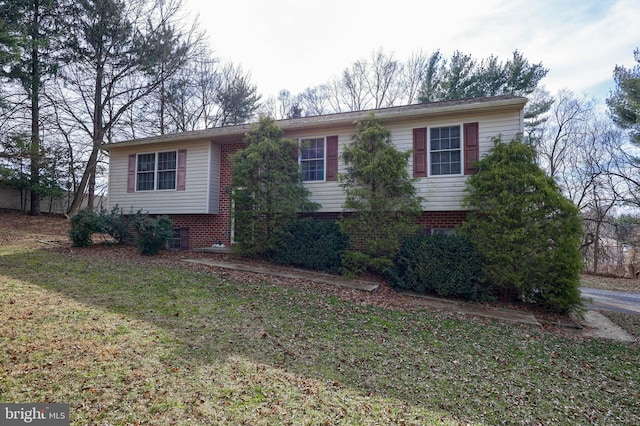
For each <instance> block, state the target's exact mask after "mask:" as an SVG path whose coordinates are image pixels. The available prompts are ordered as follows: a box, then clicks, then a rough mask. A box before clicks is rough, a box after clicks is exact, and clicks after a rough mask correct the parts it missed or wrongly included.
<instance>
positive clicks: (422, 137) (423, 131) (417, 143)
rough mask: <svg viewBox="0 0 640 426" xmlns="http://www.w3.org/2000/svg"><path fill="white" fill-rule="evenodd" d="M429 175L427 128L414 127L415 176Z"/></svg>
mask: <svg viewBox="0 0 640 426" xmlns="http://www.w3.org/2000/svg"><path fill="white" fill-rule="evenodd" d="M426 176H427V128H426V127H421V128H418V129H413V177H426Z"/></svg>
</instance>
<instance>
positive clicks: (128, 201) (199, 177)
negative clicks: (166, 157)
mask: <svg viewBox="0 0 640 426" xmlns="http://www.w3.org/2000/svg"><path fill="white" fill-rule="evenodd" d="M174 149H175V150H177V149H186V150H187V167H186V181H185V190H184V191H177V190H165V191H135V192H127V177H128V176H127V172H128V159H129V154H145V153H152V152H164V151H170V150H174ZM216 156H217V158H216ZM214 164H215V166H213V165H214ZM219 164H220V148H219V147H214V146H213V145H212V143H211V142H209V141H201V142H188V143H180V144H161V145H160V144H158V145H144V146H139V147H135V146H131V147H127V148H123V149H114V150H112V152H111V155H110V158H109V206H110V207H114V206H115V205H118V206H119V207H120V208H122V209H123V210H124V211H125V212H128V211H129V210H130V209H132V210H134V211H137V210H138V209H140V210H142V211H143V212H148V213H150V214H198V213H214V214H217V213H218V208H219V199H220V196H219V186H220V185H219V182H220V167H219Z"/></svg>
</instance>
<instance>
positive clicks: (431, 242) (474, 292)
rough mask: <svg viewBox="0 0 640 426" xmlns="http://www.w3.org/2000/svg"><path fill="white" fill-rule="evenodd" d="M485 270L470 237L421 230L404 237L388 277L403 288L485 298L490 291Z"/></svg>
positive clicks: (471, 297)
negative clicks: (419, 232) (424, 232)
mask: <svg viewBox="0 0 640 426" xmlns="http://www.w3.org/2000/svg"><path fill="white" fill-rule="evenodd" d="M482 270H483V262H482V258H481V257H480V255H479V254H478V253H477V251H476V250H475V247H474V246H473V244H472V243H471V241H470V240H469V239H468V238H465V237H461V236H458V235H442V234H435V235H427V234H418V235H413V236H411V237H408V238H406V239H405V240H404V242H403V243H402V245H401V247H400V251H399V252H398V255H397V257H396V265H395V267H394V268H393V269H391V270H390V271H389V273H388V278H389V281H390V283H391V285H392V286H394V287H395V288H398V289H402V290H411V291H417V292H420V293H430V294H435V295H438V296H442V297H460V298H463V299H466V300H473V301H486V300H489V299H490V298H491V291H490V288H489V287H487V286H486V285H485V284H484V282H483V272H482Z"/></svg>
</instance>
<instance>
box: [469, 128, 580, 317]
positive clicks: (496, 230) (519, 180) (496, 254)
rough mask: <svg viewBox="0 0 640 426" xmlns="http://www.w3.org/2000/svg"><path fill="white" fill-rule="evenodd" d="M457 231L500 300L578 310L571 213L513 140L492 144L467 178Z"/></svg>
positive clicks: (576, 222) (526, 149)
mask: <svg viewBox="0 0 640 426" xmlns="http://www.w3.org/2000/svg"><path fill="white" fill-rule="evenodd" d="M467 191H468V194H467V196H466V197H465V200H464V204H465V207H467V208H468V209H469V213H468V216H467V220H466V221H465V222H464V223H463V225H462V227H461V231H462V233H463V234H465V235H466V236H468V237H469V238H470V239H471V240H472V241H473V242H474V243H475V244H476V247H477V249H478V250H479V252H480V253H481V254H482V255H483V257H484V259H485V262H486V267H485V273H486V275H487V278H488V280H489V284H491V285H492V286H493V287H494V288H496V289H498V291H499V293H500V296H502V298H503V299H504V300H519V301H522V302H525V303H534V304H539V305H542V306H544V307H546V308H548V309H550V310H553V311H556V312H561V313H568V312H572V311H579V310H580V308H581V305H582V302H581V299H580V291H579V282H580V279H579V272H580V269H581V267H582V262H581V257H580V253H579V247H580V239H581V236H582V229H581V226H580V218H579V215H578V210H577V208H576V207H575V206H574V205H573V203H571V201H569V200H568V199H566V198H565V197H564V196H563V195H562V192H561V191H560V189H559V188H558V186H557V184H556V183H555V182H554V180H553V179H552V178H550V177H548V176H546V175H545V173H544V171H543V170H542V169H541V168H540V167H539V166H538V165H537V164H536V153H535V149H534V148H533V147H532V146H531V145H528V144H525V143H522V142H521V141H520V140H513V141H511V142H503V141H502V140H500V139H499V138H497V139H495V140H494V146H493V148H492V149H491V151H490V152H489V153H488V155H486V156H485V157H484V158H483V159H482V160H480V161H479V162H478V173H477V174H474V175H471V176H470V177H469V179H468V181H467Z"/></svg>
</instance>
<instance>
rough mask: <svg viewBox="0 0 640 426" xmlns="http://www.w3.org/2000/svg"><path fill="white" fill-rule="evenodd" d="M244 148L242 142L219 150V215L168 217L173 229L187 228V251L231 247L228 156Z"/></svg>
mask: <svg viewBox="0 0 640 426" xmlns="http://www.w3.org/2000/svg"><path fill="white" fill-rule="evenodd" d="M244 147H245V144H244V142H237V143H232V144H225V145H222V146H221V149H220V210H219V214H217V215H215V214H181V215H169V217H170V218H171V220H172V221H173V223H174V227H175V228H189V249H196V248H203V247H211V246H212V245H214V244H216V243H217V242H222V244H224V245H225V246H227V247H229V246H230V245H231V194H230V192H229V187H230V185H231V160H230V158H229V156H230V155H231V154H233V153H235V152H236V151H238V150H239V149H242V148H244Z"/></svg>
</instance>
